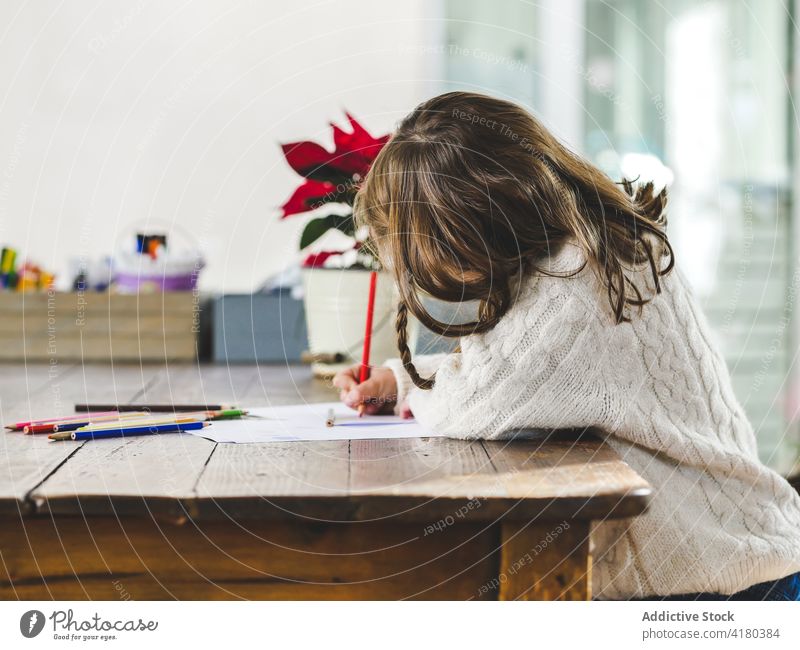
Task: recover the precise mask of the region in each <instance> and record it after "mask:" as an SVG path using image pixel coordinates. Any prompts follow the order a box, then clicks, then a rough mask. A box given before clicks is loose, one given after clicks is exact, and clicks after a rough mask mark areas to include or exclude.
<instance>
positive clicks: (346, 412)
mask: <svg viewBox="0 0 800 650" xmlns="http://www.w3.org/2000/svg"><path fill="white" fill-rule="evenodd" d="M330 409H333V412H334V414H335V416H336V417H335V420H334V426H332V427H329V426H327V424H326V420H327V416H328V412H329V410H330ZM247 411H248V412H249V416H247V417H245V418H242V419H236V420H217V421H215V422H212V423H211V426H208V427H205V428H204V429H201V430H198V431H192V432H191V433H192V435H196V436H200V437H201V438H208V439H209V440H213V441H215V442H286V441H295V440H367V439H371V438H423V437H427V436H431V435H432V434H431V433H429V432H426V431H425V430H423V428H422V427H421V426H420V425H419V424H418V423H417V422H416V421H415V420H404V419H402V418H400V417H397V416H395V415H365V416H364V417H362V418H359V417H358V414H357V413H356V412H355V411H353V410H352V409H350V408H348V407H347V406H345V405H344V404H341V403H340V402H323V403H318V404H297V405H292V406H274V407H267V408H254V409H247Z"/></svg>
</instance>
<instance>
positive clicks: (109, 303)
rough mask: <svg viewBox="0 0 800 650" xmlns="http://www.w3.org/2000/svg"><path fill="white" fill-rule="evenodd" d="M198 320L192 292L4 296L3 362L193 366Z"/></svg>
mask: <svg viewBox="0 0 800 650" xmlns="http://www.w3.org/2000/svg"><path fill="white" fill-rule="evenodd" d="M199 316H200V314H199V302H198V297H197V296H196V295H195V294H193V293H191V292H169V293H153V294H141V295H121V294H111V293H105V292H104V293H98V292H89V291H87V292H84V293H60V292H55V291H52V292H42V293H13V292H6V293H0V361H20V360H27V361H48V362H54V361H56V360H58V361H112V360H113V361H164V360H166V361H188V360H192V359H194V358H195V357H196V355H197V335H198V332H199V329H200V325H199Z"/></svg>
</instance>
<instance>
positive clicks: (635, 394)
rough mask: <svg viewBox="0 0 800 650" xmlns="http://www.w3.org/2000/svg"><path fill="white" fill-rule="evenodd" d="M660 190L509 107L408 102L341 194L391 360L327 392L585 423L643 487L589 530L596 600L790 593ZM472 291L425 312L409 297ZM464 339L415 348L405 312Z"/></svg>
mask: <svg viewBox="0 0 800 650" xmlns="http://www.w3.org/2000/svg"><path fill="white" fill-rule="evenodd" d="M665 203H666V194H665V192H663V191H662V192H660V193H656V192H654V191H653V187H652V185H651V184H647V185H643V186H640V187H638V188H636V189H635V188H634V187H633V186H632V185H631V183H629V182H627V181H623V182H622V184H621V185H617V184H615V183H614V182H612V181H611V180H610V179H609V178H607V177H606V176H605V175H603V174H602V173H601V172H600V171H599V170H598V169H596V168H595V167H593V166H592V165H591V164H589V163H588V162H586V161H584V160H582V159H581V158H579V157H577V156H576V155H574V154H573V153H571V152H570V151H568V150H567V149H566V148H565V147H564V146H562V145H561V144H560V143H559V142H557V141H556V139H555V138H554V137H553V136H552V135H551V134H550V133H548V132H547V130H545V129H544V128H543V127H542V126H541V125H540V124H539V123H538V122H537V121H536V120H535V119H534V118H533V117H532V116H531V115H529V114H528V113H527V112H525V111H524V110H523V109H521V108H520V107H518V106H516V105H514V104H511V103H509V102H505V101H502V100H498V99H493V98H490V97H485V96H481V95H477V94H471V93H462V92H454V93H448V94H445V95H441V96H439V97H436V98H434V99H431V100H429V101H427V102H425V103H424V104H422V105H420V106H418V107H417V108H416V109H415V110H414V111H413V112H412V113H411V114H410V115H409V116H408V117H406V118H405V119H404V120H403V121H402V122H401V124H400V126H399V127H398V129H397V131H396V132H395V133H394V135H393V137H392V139H391V140H390V141H389V143H388V144H387V145H386V146H385V147H384V149H383V150H382V151H381V153H380V155H379V156H378V158H377V160H376V161H375V163H374V165H373V167H372V169H371V171H370V172H369V175H368V176H367V178H366V180H365V182H364V185H363V187H362V188H361V190H360V192H359V194H358V198H357V202H356V216H357V219H358V220H359V221H360V222H361V223H362V224H365V225H367V226H368V227H369V230H370V234H371V237H372V239H373V240H374V242H375V244H376V247H377V250H378V252H379V254H380V257H381V259H382V261H383V263H384V265H385V266H386V267H387V268H388V269H389V270H391V272H392V273H393V275H394V278H395V280H396V282H397V286H398V288H399V293H400V300H401V302H400V306H399V311H398V315H397V338H398V347H399V351H400V359H398V360H390V361H388V362H387V363H386V367H385V368H375V369H373V371H372V375H371V378H370V379H369V380H368V381H366V382H364V383H362V384H360V385H359V384H358V383H357V380H356V377H357V371H356V370H355V369H351V370H350V371H347V372H343V373H340V374H339V375H337V377H336V378H335V381H334V383H335V385H336V386H337V387H339V388H340V389H341V399H342V400H343V401H344V402H345V403H347V404H348V405H350V406H352V407H354V408H355V407H358V406H359V405H362V404H363V405H365V406H366V408H367V412H372V413H374V412H378V411H380V410H382V409H386V408H389V409H391V408H396V409H398V410H402V412H404V413H406V414H411V413H413V415H414V417H416V418H417V420H419V422H420V423H421V424H422V426H423V427H425V428H426V429H428V430H430V431H435V432H437V433H440V434H445V435H448V436H453V437H459V438H486V439H497V438H500V437H511V436H513V435H514V434H515V432H518V431H519V430H521V429H526V428H527V429H530V428H536V429H548V430H549V429H560V428H585V427H598V428H600V429H602V430H603V431H605V432H606V433H607V434H608V436H607V440H608V443H609V444H610V445H611V446H612V447H613V448H614V449H615V450H616V451H617V452H618V453H619V454H620V455H621V456H622V458H623V459H624V460H625V461H626V462H627V463H628V464H630V465H631V466H632V467H633V468H634V469H635V470H636V471H637V472H639V474H641V475H642V476H644V477H645V478H646V479H647V480H648V481H649V483H650V484H651V485H652V486H653V489H654V496H653V499H652V502H651V505H650V508H649V510H648V512H647V513H646V514H644V515H642V516H640V517H636V518H633V519H629V520H622V521H606V522H599V523H598V524H597V525H596V528H595V530H594V531H593V535H592V539H593V543H594V554H593V556H594V558H595V564H594V573H593V576H594V577H593V580H594V585H593V586H594V593H595V596H596V597H597V598H604V599H620V598H655V597H668V596H674V597H681V598H704V599H705V598H712V599H713V598H720V599H723V598H741V599H784V600H787V599H788V600H796V599H798V598H800V573H797V572H798V571H800V498H799V497H798V495H797V493H796V492H794V490H793V489H792V488H791V487H790V486H789V484H788V483H787V482H786V481H785V480H783V479H782V478H781V477H780V476H778V475H777V474H776V473H774V472H773V471H771V470H769V469H768V468H766V467H765V466H764V465H762V464H761V463H760V462H759V461H758V457H757V454H756V441H755V436H754V434H753V429H752V428H751V426H750V424H749V423H748V421H747V419H746V417H745V415H744V413H743V411H742V408H741V406H740V405H739V403H738V402H737V400H736V397H735V396H734V394H733V389H732V387H731V380H730V377H729V375H728V371H727V369H726V367H725V362H724V361H723V359H722V357H721V356H720V353H719V352H718V350H717V349H716V347H715V346H714V344H713V343H712V335H711V333H710V332H709V328H708V325H707V324H706V321H705V319H704V318H703V315H702V313H701V310H700V308H699V306H698V304H697V302H696V301H695V300H694V298H693V297H692V295H691V293H690V290H689V288H688V285H687V282H686V280H685V279H684V278H683V276H682V275H681V274H680V272H679V271H678V270H677V269H673V253H672V249H671V247H670V245H669V241H668V239H667V236H666V234H665V232H664V226H665V215H664V208H665ZM423 294H427V295H430V296H433V297H435V298H438V299H441V300H445V301H451V302H459V301H466V300H475V301H480V303H479V304H480V309H479V314H478V317H477V320H475V321H474V322H470V323H447V322H440V321H438V320H436V319H435V318H433V317H432V316H431V315H430V314H429V313H428V312H427V311H426V309H425V307H424V306H423V303H422V301H421V295H423ZM408 312H411V313H412V314H413V315H414V316H416V318H417V319H419V321H420V322H422V323H423V324H424V325H426V326H427V327H428V328H430V329H431V330H433V331H434V332H437V333H439V334H442V335H444V336H451V337H460V351H459V352H457V353H454V354H448V355H433V356H418V357H416V358H415V359H413V360H412V358H411V354H410V352H409V348H408V344H407V341H406V320H407V313H408Z"/></svg>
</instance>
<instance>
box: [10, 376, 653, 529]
mask: <svg viewBox="0 0 800 650" xmlns="http://www.w3.org/2000/svg"><path fill="white" fill-rule="evenodd" d="M27 372H28V374H27V375H26V378H27V380H26V384H27V385H26V386H25V387H24V388H23V387H22V386H16V387H15V386H14V384H13V382H11V383H9V382H8V380H7V379H2V378H0V387H2V386H3V384H9V388H10V389H11V391H10V392H8V393H6V392H3V393H2V395H3V396H4V400H7V401H9V402H10V403H13V408H11V409H10V410H9V411H7V412H6V413H4V414H3V416H4V419H5V420H9V419H14V417H11V414H12V413H13V414H25V413H27V414H28V415H30V414H34V413H35V415H37V416H40V415H42V414H43V413H44V414H49V413H51V412H53V411H54V410H57V411H60V412H63V411H65V410H66V411H68V410H70V409H69V408H68V407H70V406H71V405H72V403H74V402H76V401H82V402H85V401H93V400H108V401H131V400H141V401H149V402H182V401H191V402H197V401H201V402H202V401H207V402H233V403H238V404H241V405H244V406H258V405H263V404H283V403H289V402H297V401H303V400H305V401H309V402H310V401H322V400H329V399H335V392H334V391H332V390H331V389H330V387H329V386H327V385H326V383H325V382H321V381H319V380H314V379H312V378H311V375H310V372H309V370H308V369H307V368H305V367H289V368H286V367H283V366H280V367H270V366H254V365H246V366H222V365H220V366H198V365H196V364H184V365H175V364H170V365H169V366H138V365H137V366H119V365H115V366H102V365H85V366H75V367H73V368H69V369H64V370H62V373H63V376H61V377H60V378H58V379H57V380H52V379H49V378H48V368H47V366H33V367H31V368H30V369H29V370H28V371H27ZM2 374H3V375H5V376H8V374H9V373H2ZM56 383H57V384H58V386H56V385H55V384H56ZM56 388H57V389H58V390H57V391H56ZM15 391H16V392H15ZM56 392H58V398H57V400H56V397H54V395H55V393H56ZM7 396H10V397H7ZM56 401H57V402H58V409H55V408H54V402H56ZM5 403H6V401H4V405H5ZM48 404H53V406H50V407H48V406H47V405H48ZM4 443H5V445H6V449H7V450H8V453H6V454H5V458H4V467H0V511H2V508H6V510H7V511H13V512H16V511H17V510H19V509H20V508H29V509H30V508H34V507H35V509H36V510H37V511H39V512H50V513H59V514H90V515H101V514H128V515H135V514H158V515H163V516H165V517H168V518H181V517H182V516H183V515H184V514H187V513H188V514H189V515H191V516H192V517H196V518H201V519H202V518H206V517H207V518H209V519H216V518H219V517H222V518H227V517H236V518H253V519H258V518H268V519H280V518H287V517H301V518H308V519H311V520H323V521H370V520H374V519H386V518H390V519H392V520H393V521H398V522H400V521H433V522H435V521H438V520H439V519H443V518H444V519H446V518H447V517H453V516H456V515H455V514H454V513H463V514H462V515H460V516H461V518H463V519H464V520H470V521H488V522H491V521H494V520H496V519H498V518H500V517H512V518H517V519H530V518H536V517H539V518H546V519H549V520H557V519H559V518H563V517H569V518H574V517H578V518H586V519H591V518H599V517H606V516H616V517H623V516H633V515H635V514H639V513H640V512H642V511H643V510H644V509H645V508H646V503H647V499H648V496H649V487H648V486H647V484H646V483H645V482H644V481H643V480H642V479H641V478H640V477H639V476H638V475H636V473H635V472H633V471H632V470H631V469H630V468H629V467H628V466H627V465H626V464H625V463H623V462H622V461H621V460H620V459H619V458H618V457H617V456H616V454H614V452H613V451H612V450H611V449H610V448H609V447H607V446H606V445H605V444H603V443H602V442H601V441H600V440H598V439H596V438H582V439H578V438H574V437H573V438H569V437H567V438H563V437H562V438H560V439H558V440H555V439H554V440H549V441H546V442H545V441H543V440H539V441H535V440H534V441H527V442H525V441H515V442H513V443H488V442H486V443H482V442H465V441H458V440H450V439H442V438H423V439H408V440H381V441H375V440H373V441H352V442H347V441H332V442H326V443H313V444H312V443H304V442H287V443H275V444H268V445H259V444H257V445H232V444H223V445H215V444H214V443H211V442H209V441H206V440H203V439H200V438H196V437H194V436H165V437H163V438H162V437H149V436H148V437H142V438H130V439H127V440H109V441H93V442H92V443H91V444H80V443H61V444H55V443H53V444H51V443H48V442H46V441H45V440H44V439H43V438H38V439H35V440H33V439H31V438H30V437H28V436H21V435H20V434H16V435H13V434H5V435H4ZM67 458H68V460H67ZM65 460H66V461H67V462H64V461H65Z"/></svg>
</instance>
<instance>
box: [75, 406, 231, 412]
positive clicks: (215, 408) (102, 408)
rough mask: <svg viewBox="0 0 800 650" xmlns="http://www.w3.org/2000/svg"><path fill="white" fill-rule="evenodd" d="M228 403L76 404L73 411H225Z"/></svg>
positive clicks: (229, 407) (228, 407)
mask: <svg viewBox="0 0 800 650" xmlns="http://www.w3.org/2000/svg"><path fill="white" fill-rule="evenodd" d="M235 408H236V407H235V406H231V405H230V404H76V405H75V412H76V413H83V412H86V411H118V412H119V413H124V412H126V411H149V412H150V413H181V412H185V411H226V410H229V409H235Z"/></svg>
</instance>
